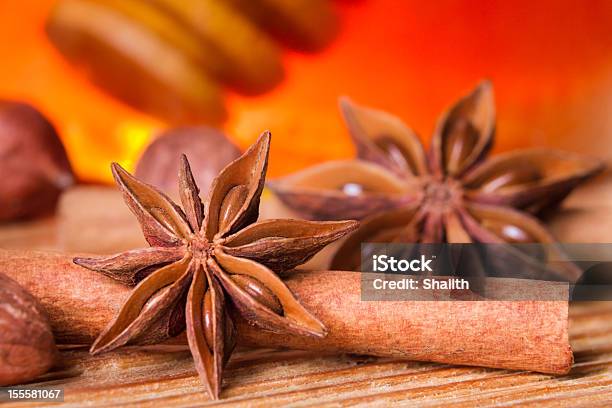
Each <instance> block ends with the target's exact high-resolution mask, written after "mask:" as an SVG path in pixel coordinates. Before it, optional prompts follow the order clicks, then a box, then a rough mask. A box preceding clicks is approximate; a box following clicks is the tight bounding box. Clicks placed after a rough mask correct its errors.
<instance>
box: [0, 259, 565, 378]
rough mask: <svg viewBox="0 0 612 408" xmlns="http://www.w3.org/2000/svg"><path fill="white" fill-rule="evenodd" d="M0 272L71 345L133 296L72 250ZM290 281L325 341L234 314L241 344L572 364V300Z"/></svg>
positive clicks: (87, 338)
mask: <svg viewBox="0 0 612 408" xmlns="http://www.w3.org/2000/svg"><path fill="white" fill-rule="evenodd" d="M0 273H5V274H7V275H8V276H10V277H12V278H13V279H15V280H16V281H17V282H19V283H20V284H21V285H22V286H24V287H25V288H27V289H28V290H29V291H30V292H31V293H32V294H33V295H35V296H36V297H38V299H39V300H40V302H41V304H42V306H43V307H44V308H45V309H46V311H47V313H48V315H49V316H50V319H51V324H52V327H53V330H54V333H55V335H56V338H57V340H58V341H59V342H64V343H66V342H68V343H90V342H91V341H92V340H93V339H94V338H95V337H96V336H97V334H98V333H99V332H100V331H101V330H102V329H103V328H104V327H105V326H106V324H107V323H108V322H109V321H110V320H111V319H112V317H113V316H114V315H115V314H116V313H117V311H118V310H119V308H120V306H121V305H122V303H123V301H124V300H125V299H126V297H127V296H128V294H129V292H130V289H129V288H127V287H125V286H123V285H121V284H119V283H116V282H114V281H112V280H110V279H109V278H107V277H105V276H102V275H99V274H97V273H95V272H91V271H89V270H86V269H83V268H81V267H78V266H76V265H74V264H73V263H72V256H71V255H66V254H56V253H50V252H30V251H8V250H0ZM286 282H287V285H288V286H289V287H290V288H291V290H292V291H293V292H294V293H295V294H296V296H297V297H298V298H299V299H300V301H301V303H302V304H303V305H304V306H305V307H306V308H307V309H308V310H310V311H311V312H312V313H314V314H315V315H316V316H317V317H318V318H319V319H320V320H321V321H322V322H323V323H324V324H325V325H326V326H327V328H328V329H329V334H328V335H327V337H325V338H323V339H315V338H304V337H295V336H291V335H283V334H275V333H266V332H263V331H261V330H258V329H257V328H254V327H252V326H250V325H248V324H247V323H246V322H245V321H244V320H242V319H240V318H237V319H236V320H237V326H238V329H239V336H240V342H241V343H242V344H245V345H255V346H263V347H276V346H279V347H291V348H297V349H308V350H324V351H330V350H334V351H339V352H350V353H359V354H370V355H376V356H388V357H401V358H406V359H411V360H421V361H435V362H441V363H448V364H465V365H476V366H486V367H496V368H508V369H521V370H532V371H539V372H544V373H552V374H563V373H567V372H568V371H569V369H570V366H571V364H572V359H573V357H572V352H571V348H570V346H569V342H568V333H567V322H568V320H567V313H568V304H567V301H562V300H558V301H557V300H555V301H478V302H469V301H448V302H441V301H363V300H362V298H361V276H360V274H359V273H355V272H339V271H315V272H295V273H293V274H291V275H289V276H287V277H286Z"/></svg>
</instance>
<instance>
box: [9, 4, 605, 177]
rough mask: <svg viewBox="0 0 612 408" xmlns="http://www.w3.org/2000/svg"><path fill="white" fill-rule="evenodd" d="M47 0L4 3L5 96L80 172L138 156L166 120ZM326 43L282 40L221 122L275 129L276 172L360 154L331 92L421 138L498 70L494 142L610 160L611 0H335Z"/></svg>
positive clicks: (89, 173) (248, 135)
mask: <svg viewBox="0 0 612 408" xmlns="http://www.w3.org/2000/svg"><path fill="white" fill-rule="evenodd" d="M52 4H53V0H36V1H27V2H25V1H24V2H17V1H3V2H0V21H1V24H0V38H2V41H0V53H1V55H2V63H0V97H3V98H16V99H22V100H26V101H29V102H31V103H33V104H34V105H35V106H37V107H38V108H39V109H41V110H42V111H43V112H44V113H45V114H47V115H48V116H49V117H50V118H51V119H52V121H53V122H54V123H55V124H56V126H57V127H58V128H59V130H60V133H61V136H62V138H63V140H64V142H65V144H66V147H67V150H68V154H69V156H70V159H71V160H72V163H73V165H74V167H75V169H76V171H77V174H78V175H79V176H80V178H81V179H82V180H85V181H93V182H98V181H103V182H108V181H109V180H110V172H109V171H108V163H109V162H110V161H119V162H121V163H122V164H124V165H126V166H128V167H133V165H134V163H135V160H136V159H137V158H138V156H139V154H140V152H141V151H142V150H143V148H144V146H145V145H146V143H147V142H148V140H149V139H150V138H151V137H152V135H154V134H155V132H156V131H158V130H159V129H162V128H164V127H166V126H167V124H165V123H163V122H161V121H159V120H157V119H155V118H152V117H149V116H146V115H143V114H141V113H139V112H137V111H135V110H133V109H131V108H129V107H127V106H125V105H124V104H122V103H121V102H118V101H116V100H114V99H112V98H111V97H110V96H107V95H106V94H105V93H104V92H103V91H102V90H100V89H98V88H96V87H94V86H93V85H90V84H89V82H88V81H87V80H86V79H85V78H83V77H82V76H81V75H80V74H79V73H77V72H76V71H75V70H74V69H73V68H72V67H71V66H70V65H69V64H68V63H67V62H66V61H65V60H64V59H63V58H62V57H61V56H60V54H59V53H58V52H57V51H56V50H55V49H54V48H53V46H52V45H51V44H50V43H49V42H48V40H47V39H46V36H45V34H44V31H43V25H44V21H45V18H46V16H47V14H48V12H49V9H50V6H51V5H52ZM335 4H336V6H337V8H338V12H339V14H340V18H341V22H342V29H341V32H340V35H339V36H338V38H337V39H336V41H335V42H334V43H333V44H331V46H329V47H328V48H327V49H326V50H325V51H323V52H322V53H319V54H314V55H303V54H299V53H294V52H289V51H287V52H286V53H285V56H284V63H285V65H286V68H287V75H286V78H285V80H284V82H283V83H282V84H281V85H280V86H279V87H277V88H276V89H275V90H273V91H272V92H270V93H268V94H266V95H264V96H259V97H242V96H238V95H235V94H230V95H228V109H229V114H230V118H229V120H228V122H227V123H226V125H225V128H226V130H227V132H228V133H229V134H230V135H231V137H232V138H233V139H234V140H235V141H236V142H237V143H238V144H239V145H240V146H242V147H246V146H247V145H248V144H249V143H250V142H252V141H253V140H254V138H255V137H256V136H257V135H258V134H259V133H260V132H261V131H262V130H264V129H270V130H271V131H272V134H273V145H272V157H271V163H270V173H271V175H272V176H279V175H282V174H286V173H288V172H291V171H294V170H297V169H299V168H302V167H304V166H307V165H311V164H314V163H316V162H320V161H323V160H328V159H335V158H345V157H350V156H351V155H352V154H353V151H352V147H351V145H350V142H349V139H348V135H347V133H346V130H345V129H344V127H343V126H342V123H341V121H340V117H339V114H338V112H337V105H336V104H337V97H338V96H339V95H349V96H351V97H352V98H353V99H354V100H355V101H357V102H359V103H362V104H367V105H371V106H373V107H379V108H382V109H387V110H389V111H392V112H394V113H396V114H397V115H399V116H401V117H403V118H404V119H405V121H406V122H407V123H408V124H409V125H410V126H411V127H412V128H414V129H415V130H416V131H417V132H419V134H420V135H421V136H422V138H423V140H425V141H426V143H427V142H428V140H429V136H430V134H431V131H432V129H433V127H434V124H435V121H436V118H437V116H438V115H439V114H440V112H441V111H442V110H443V109H444V108H445V107H447V106H448V105H449V104H451V103H452V102H453V101H454V100H455V99H456V98H458V97H459V96H460V95H462V94H463V93H465V92H467V91H468V90H469V89H470V88H471V87H473V86H474V85H475V83H476V82H477V81H478V80H479V79H481V78H490V79H492V80H493V83H494V85H495V90H496V100H497V110H498V126H497V145H496V150H497V151H500V150H507V149H509V148H514V147H517V146H528V145H529V146H531V145H538V146H539V145H548V146H556V147H560V148H564V149H571V150H574V151H578V152H582V153H587V154H592V155H599V156H603V157H605V158H607V159H608V160H610V159H612V115H611V113H612V1H607V0H599V1H598V0H592V1H569V0H568V1H552V0H545V1H535V2H534V1H523V0H521V1H513V2H508V1H502V0H498V1H486V2H484V1H451V0H446V1H435V2H422V1H397V0H362V1H338V2H336V3H335Z"/></svg>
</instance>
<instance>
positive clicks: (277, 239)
mask: <svg viewBox="0 0 612 408" xmlns="http://www.w3.org/2000/svg"><path fill="white" fill-rule="evenodd" d="M269 146H270V135H269V133H268V132H266V133H264V134H263V135H262V136H261V137H260V138H259V140H258V141H257V143H256V144H255V145H253V146H252V147H251V148H250V149H249V150H248V151H247V152H246V153H245V154H244V155H243V156H241V157H240V158H238V159H236V160H235V161H234V162H232V163H230V164H229V165H228V166H227V167H226V168H225V169H223V170H222V171H221V173H220V174H219V175H218V176H217V178H216V179H215V180H214V181H213V183H212V186H211V189H210V194H209V195H208V200H207V202H206V204H205V205H203V204H202V201H201V200H200V197H199V195H198V193H199V191H198V188H197V186H196V185H195V182H194V179H193V175H192V173H191V170H190V167H189V163H188V162H187V158H186V157H185V156H184V155H183V156H182V164H181V168H180V171H179V187H180V188H179V191H180V200H181V203H182V205H183V208H182V209H181V208H180V207H179V206H178V205H176V204H175V203H173V202H172V201H171V200H170V199H169V198H168V197H166V196H165V195H164V194H163V193H161V192H160V191H159V190H157V189H156V188H154V187H152V186H150V185H147V184H145V183H142V182H140V181H139V180H137V179H136V178H134V177H133V176H132V175H130V174H129V173H128V172H127V171H125V170H124V169H122V168H121V167H120V166H119V165H118V164H113V165H112V171H113V175H114V177H115V180H116V182H117V184H118V186H119V188H120V189H121V191H122V192H123V196H124V199H125V201H126V203H127V205H128V206H129V207H130V209H131V210H132V212H133V213H134V214H135V215H136V217H137V218H138V221H139V222H140V225H141V227H142V231H143V233H144V236H145V238H146V240H147V242H148V243H149V244H150V245H151V247H150V248H145V249H137V250H133V251H128V252H124V253H121V254H118V255H113V256H108V257H99V258H75V259H74V262H75V263H76V264H78V265H81V266H83V267H85V268H88V269H92V270H95V271H99V272H102V273H104V274H105V275H107V276H109V277H111V278H113V279H116V280H119V281H121V282H123V283H125V284H128V285H135V284H137V286H136V287H135V288H134V290H133V292H132V294H131V295H130V297H129V298H128V299H127V300H126V302H125V304H124V305H123V306H122V308H121V310H120V311H119V314H118V315H117V316H116V318H115V319H114V320H113V321H112V322H111V323H110V324H109V326H108V327H107V328H106V329H105V330H104V331H103V332H102V333H101V334H100V336H99V337H98V338H97V339H96V341H95V342H94V344H93V345H92V347H91V352H92V353H100V352H105V351H109V350H113V349H115V348H117V347H120V346H123V345H126V344H152V343H158V342H160V341H163V340H166V339H168V338H170V337H173V336H176V335H178V334H180V333H181V332H182V331H183V330H185V328H186V330H187V339H188V342H189V347H190V349H191V353H192V355H193V358H194V360H195V365H196V368H197V371H198V373H199V375H200V377H201V379H202V381H203V382H204V384H206V386H207V388H208V391H209V393H210V395H211V396H212V397H213V398H218V396H219V392H220V388H221V373H222V369H223V365H224V364H225V362H226V361H227V360H228V358H229V356H230V354H231V352H232V350H233V348H234V345H235V332H234V331H235V328H234V324H233V322H232V317H231V314H230V313H229V308H230V306H232V307H235V309H236V310H237V311H238V312H239V313H240V314H241V315H242V316H243V317H244V318H245V319H246V320H247V321H248V322H249V323H251V324H253V325H256V326H258V327H260V328H262V329H264V330H270V331H275V332H287V333H292V334H297V335H304V336H318V337H323V336H325V335H326V328H325V327H324V325H323V324H322V323H321V322H320V321H319V320H318V319H317V318H316V317H315V316H313V315H312V314H310V313H309V312H308V311H307V310H306V309H304V307H302V306H301V305H300V303H299V301H298V300H297V299H296V298H295V297H294V296H293V294H292V293H291V291H290V290H289V289H288V288H287V286H286V285H285V284H284V283H283V282H282V280H281V279H280V278H279V277H278V276H277V275H276V274H275V273H274V272H273V271H272V270H274V271H282V270H287V269H291V268H294V267H295V266H297V265H300V264H302V263H304V262H305V261H307V260H308V259H309V258H311V257H312V256H313V255H314V254H315V253H316V252H318V251H319V250H320V249H321V248H323V247H324V246H325V245H327V244H329V243H330V242H332V241H334V240H336V239H338V238H340V237H342V236H344V235H345V234H347V233H348V232H350V231H352V230H354V229H355V228H356V227H357V222H356V221H341V222H313V221H300V220H289V219H287V220H266V221H260V222H256V221H257V218H258V214H259V199H260V195H261V192H262V190H263V187H264V183H265V174H266V168H267V162H268V152H269ZM271 269H272V270H271Z"/></svg>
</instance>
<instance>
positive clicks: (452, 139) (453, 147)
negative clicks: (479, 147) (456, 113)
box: [444, 119, 478, 174]
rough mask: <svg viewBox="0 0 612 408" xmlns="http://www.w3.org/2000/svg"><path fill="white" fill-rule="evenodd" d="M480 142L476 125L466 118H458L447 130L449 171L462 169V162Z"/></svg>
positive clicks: (446, 157)
mask: <svg viewBox="0 0 612 408" xmlns="http://www.w3.org/2000/svg"><path fill="white" fill-rule="evenodd" d="M476 143H478V133H477V131H476V129H475V128H474V126H473V125H472V124H471V123H470V122H469V121H467V120H465V119H458V120H455V121H453V122H452V123H451V124H450V128H449V129H448V130H446V138H445V145H444V161H445V163H446V168H447V170H448V172H449V173H451V174H455V173H457V172H458V171H460V170H461V164H462V163H463V162H464V161H465V159H466V158H467V157H468V155H469V154H470V152H472V150H473V149H474V146H476Z"/></svg>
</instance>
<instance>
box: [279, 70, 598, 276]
mask: <svg viewBox="0 0 612 408" xmlns="http://www.w3.org/2000/svg"><path fill="white" fill-rule="evenodd" d="M340 108H341V111H342V114H343V116H344V120H345V122H346V125H347V127H348V129H349V132H350V135H351V137H352V139H353V141H354V143H355V146H356V149H357V156H358V158H357V159H355V160H348V161H335V162H328V163H324V164H322V165H319V166H315V167H312V168H309V169H306V170H304V171H301V172H298V173H295V174H293V175H290V176H288V177H286V178H283V179H280V180H278V181H276V182H274V183H271V184H270V187H271V188H272V189H273V190H274V191H275V192H276V194H277V195H278V197H279V198H280V199H281V200H282V201H283V202H284V203H285V204H286V205H288V206H289V207H290V208H292V209H293V210H295V211H296V212H298V213H299V214H300V215H302V216H303V217H305V218H310V219H319V220H332V219H340V218H344V217H347V218H355V219H364V221H363V222H362V224H361V226H360V228H359V229H358V230H357V231H356V232H355V233H354V234H352V235H351V237H350V238H349V239H348V240H347V241H346V242H345V243H344V244H343V245H342V247H341V248H340V249H339V251H338V252H337V253H336V256H335V257H334V259H333V261H332V268H335V269H358V268H359V266H360V256H359V255H360V244H361V243H362V242H420V243H439V242H440V243H442V242H448V243H471V242H484V243H543V244H550V245H545V246H544V247H546V248H547V249H548V250H551V251H553V252H555V254H554V255H556V256H560V255H559V253H556V252H557V251H556V249H555V246H554V245H553V243H554V238H553V237H552V236H551V235H550V233H548V232H547V230H546V228H545V227H544V226H543V225H542V224H541V223H540V222H539V221H538V220H537V219H536V218H534V217H533V216H530V215H529V214H528V213H532V214H535V213H540V212H541V211H543V210H544V209H547V208H550V207H552V206H555V205H557V204H558V203H559V202H560V201H561V200H562V199H563V198H564V197H565V196H566V195H567V194H569V193H570V192H571V190H572V189H573V188H574V187H575V186H576V185H578V184H579V183H580V182H582V181H584V180H586V179H587V178H589V177H591V176H593V175H594V174H596V173H597V172H598V171H600V170H601V169H602V164H601V163H600V162H599V161H596V160H593V159H590V158H585V157H581V156H578V155H575V154H571V153H566V152H561V151H557V150H552V149H527V150H518V151H512V152H509V153H504V154H500V155H497V156H494V157H492V158H490V159H486V158H487V154H488V152H489V150H490V148H491V146H492V144H493V136H494V132H495V106H494V100H493V90H492V85H491V84H490V83H489V82H486V81H485V82H482V83H481V84H480V85H479V86H478V87H477V88H476V89H475V90H474V91H473V92H471V93H470V94H469V95H467V96H465V97H464V98H462V99H461V100H459V101H458V102H457V103H456V104H455V105H454V106H452V107H451V108H450V109H449V110H448V111H447V112H446V113H444V114H443V115H442V116H441V118H440V119H439V121H438V124H437V127H436V130H435V132H434V135H433V138H432V142H431V147H430V150H429V153H426V152H425V149H424V147H423V145H422V144H421V142H420V140H419V138H418V137H417V136H416V134H415V133H414V132H413V131H412V130H411V129H410V128H409V127H407V126H406V125H405V124H404V123H403V122H402V121H401V120H400V119H399V118H397V117H396V116H393V115H391V114H389V113H386V112H382V111H378V110H374V109H370V108H366V107H361V106H358V105H356V104H354V103H352V102H351V101H349V100H348V99H346V98H344V99H341V101H340ZM521 210H522V211H521ZM505 250H506V251H509V252H510V253H511V254H514V255H516V256H519V257H523V254H521V253H519V252H520V251H518V252H517V250H516V248H506V249H505ZM549 255H552V254H549ZM528 261H529V260H526V262H528ZM526 271H527V272H526V275H527V276H530V273H532V272H533V271H530V268H529V267H527V268H526ZM555 273H559V274H561V275H562V276H564V277H565V278H569V279H572V280H575V279H576V278H577V277H578V276H579V273H580V272H579V271H578V270H577V268H575V267H574V266H573V265H569V264H565V265H561V266H560V267H559V270H557V271H556V272H555Z"/></svg>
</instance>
